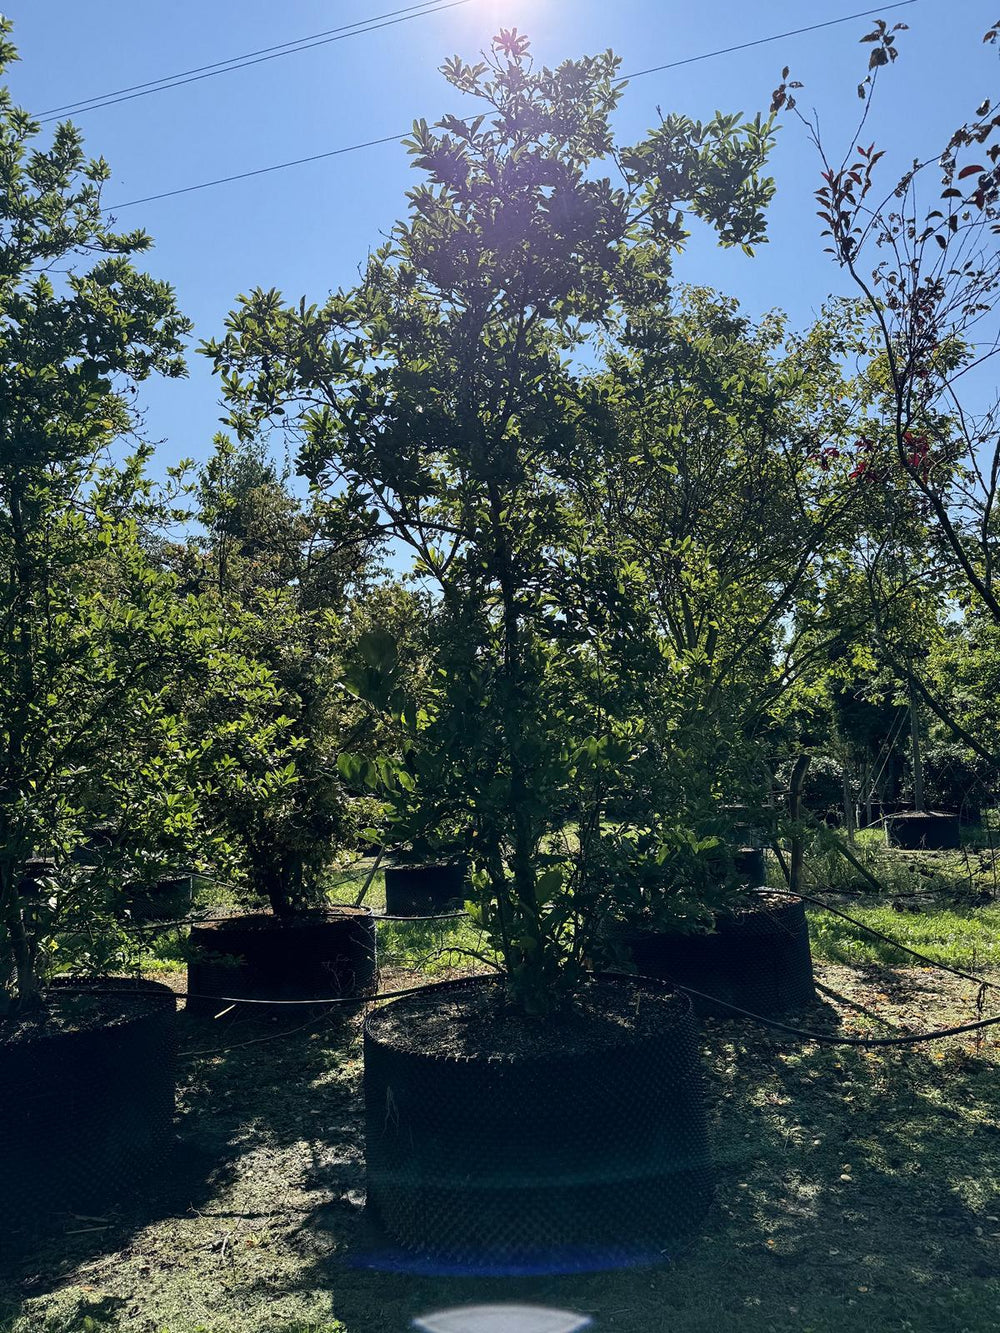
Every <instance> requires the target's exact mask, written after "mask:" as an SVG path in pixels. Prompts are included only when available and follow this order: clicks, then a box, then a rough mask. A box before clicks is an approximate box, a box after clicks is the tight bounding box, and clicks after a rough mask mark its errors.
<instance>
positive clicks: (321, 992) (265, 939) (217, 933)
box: [188, 906, 376, 1014]
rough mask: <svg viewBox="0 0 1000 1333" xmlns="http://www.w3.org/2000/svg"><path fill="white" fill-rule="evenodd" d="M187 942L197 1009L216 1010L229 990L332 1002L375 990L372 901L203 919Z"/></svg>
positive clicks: (192, 1003) (191, 1003)
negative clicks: (363, 904) (288, 914)
mask: <svg viewBox="0 0 1000 1333" xmlns="http://www.w3.org/2000/svg"><path fill="white" fill-rule="evenodd" d="M189 945H190V948H191V960H190V961H189V963H188V991H189V992H190V994H191V995H192V996H193V997H194V998H192V999H189V1000H188V1010H189V1012H192V1013H202V1014H215V1013H217V1012H218V1010H219V1007H220V997H223V996H233V997H235V998H237V999H246V1000H328V999H332V998H334V997H338V996H344V997H347V996H354V995H370V994H371V993H372V992H373V991H374V989H375V984H376V969H375V918H374V917H373V916H372V913H371V911H370V910H369V909H368V908H367V907H348V906H343V907H337V908H332V909H330V910H329V911H322V912H303V913H300V914H298V915H295V916H291V917H277V916H272V915H270V914H269V913H265V912H262V913H259V914H253V915H247V916H234V917H230V918H228V919H227V920H225V921H211V922H202V923H199V924H198V925H195V926H192V927H191V934H190V937H189ZM245 1007H246V1009H247V1010H250V1009H251V1008H253V1009H254V1010H257V1006H249V1005H247V1006H245Z"/></svg>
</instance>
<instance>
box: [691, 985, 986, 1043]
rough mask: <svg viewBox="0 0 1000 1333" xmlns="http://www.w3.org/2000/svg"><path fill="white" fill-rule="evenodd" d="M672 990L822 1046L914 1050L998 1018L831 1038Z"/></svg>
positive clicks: (714, 999) (715, 1000)
mask: <svg viewBox="0 0 1000 1333" xmlns="http://www.w3.org/2000/svg"><path fill="white" fill-rule="evenodd" d="M675 988H676V989H677V990H679V991H684V992H685V994H687V995H696V996H697V997H698V999H700V1000H711V1001H712V1003H713V1004H718V1005H721V1006H722V1008H724V1009H729V1010H730V1011H731V1012H732V1013H734V1014H739V1015H740V1017H741V1018H751V1019H753V1021H754V1022H755V1023H763V1024H764V1025H765V1026H766V1027H772V1028H778V1029H779V1030H780V1031H782V1032H789V1033H791V1034H792V1035H793V1036H795V1037H804V1038H806V1040H807V1041H815V1042H819V1043H821V1044H822V1045H825V1046H915V1045H917V1043H918V1042H922V1041H940V1040H941V1038H942V1037H955V1036H958V1035H960V1034H961V1033H963V1032H979V1031H980V1030H981V1029H982V1028H989V1027H993V1026H995V1025H996V1024H997V1023H1000V1014H994V1015H993V1017H992V1018H980V1019H977V1021H976V1022H975V1023H959V1024H958V1025H957V1026H956V1027H951V1028H936V1029H935V1030H934V1031H933V1032H914V1033H911V1034H910V1035H909V1036H906V1037H834V1036H831V1035H830V1034H829V1033H827V1032H812V1031H810V1030H809V1029H808V1028H798V1027H793V1026H792V1025H791V1024H790V1023H782V1022H779V1020H778V1019H776V1018H765V1017H764V1015H763V1014H754V1013H751V1012H750V1010H749V1009H741V1008H740V1007H739V1005H736V1004H730V1003H729V1002H728V1001H727V1000H720V999H719V998H718V997H717V996H715V995H705V994H703V993H702V992H701V991H697V990H693V989H692V988H691V987H690V986H675Z"/></svg>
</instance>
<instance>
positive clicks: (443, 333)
mask: <svg viewBox="0 0 1000 1333" xmlns="http://www.w3.org/2000/svg"><path fill="white" fill-rule="evenodd" d="M444 73H445V76H446V77H447V79H448V81H449V82H450V83H451V84H452V85H453V86H454V87H455V88H456V89H458V90H459V91H460V92H462V93H465V94H468V95H470V96H471V97H473V98H475V99H476V100H477V101H478V102H479V104H480V107H481V113H480V114H478V115H474V116H470V117H469V118H466V119H461V120H460V119H458V118H457V117H454V116H448V117H446V118H445V119H444V120H442V121H441V122H440V124H439V125H438V127H437V131H436V132H435V131H434V130H432V129H430V128H429V127H428V125H427V124H426V123H425V122H423V121H421V122H418V123H417V124H416V125H415V126H414V130H413V135H412V137H411V139H410V141H409V148H410V151H411V153H412V154H413V158H414V164H415V165H416V166H417V167H418V168H420V169H421V170H422V171H423V172H425V173H426V177H427V179H426V181H425V182H423V183H421V184H419V185H417V186H415V187H414V189H412V190H411V191H410V194H409V200H410V214H409V217H408V219H407V220H406V221H404V222H401V223H399V224H398V225H397V226H396V228H395V229H394V231H393V234H392V238H391V240H390V241H389V242H388V243H387V245H386V246H385V247H383V249H381V250H380V251H379V252H378V253H377V254H376V255H375V256H373V258H372V260H371V262H370V263H369V266H368V270H367V272H366V274H365V277H364V280H363V282H362V283H361V285H360V287H359V288H357V290H355V291H353V292H347V293H345V292H338V293H337V294H335V295H334V296H332V297H331V298H330V299H329V300H328V301H327V302H326V303H325V304H324V305H323V306H322V307H319V308H316V307H308V306H306V305H305V304H302V305H299V306H287V305H285V304H284V302H283V301H282V299H281V297H280V295H279V294H278V293H276V292H263V291H258V292H254V293H252V294H251V295H250V296H249V297H247V298H244V299H243V300H241V302H240V305H239V307H238V308H237V310H236V311H235V312H234V313H233V314H232V316H231V317H230V320H229V322H228V326H227V327H228V332H227V334H226V336H225V338H223V339H222V340H221V341H219V342H212V343H210V344H208V346H207V349H206V350H207V351H208V353H209V355H210V356H211V357H212V358H213V360H214V362H215V365H216V367H217V369H218V370H219V371H220V373H221V374H222V377H223V385H224V389H225V392H226V396H227V398H228V400H229V403H230V406H231V409H232V415H233V420H234V422H235V424H236V425H237V427H239V428H240V429H242V430H243V431H245V432H251V433H252V432H255V431H256V430H257V429H258V428H259V426H260V424H261V423H262V422H265V421H268V420H270V421H275V420H277V421H279V422H284V423H288V424H289V425H290V427H291V429H292V430H293V431H294V432H296V433H297V435H298V437H299V446H300V466H301V467H302V468H303V469H304V470H305V471H306V473H307V474H308V475H309V476H311V477H313V478H315V479H317V480H320V479H322V480H324V481H325V482H327V483H329V484H342V485H346V486H347V487H349V488H352V489H354V490H356V491H358V492H359V493H360V494H362V495H363V496H364V497H365V499H366V501H367V502H368V503H369V504H371V505H372V506H373V507H374V508H375V509H376V510H377V511H378V513H379V514H380V516H381V519H382V521H383V522H385V523H386V524H387V525H388V526H389V528H390V531H391V532H392V534H393V536H394V537H395V538H396V539H397V540H398V541H400V542H401V543H404V544H405V545H406V546H408V547H409V548H410V550H411V551H412V552H413V553H414V556H415V559H416V562H417V568H418V569H419V571H420V572H421V573H422V574H423V575H424V576H426V577H427V578H428V579H432V580H434V581H436V583H437V584H438V586H439V588H440V593H441V598H442V603H443V607H444V609H445V613H446V614H447V616H448V617H449V618H450V624H451V627H452V640H451V643H450V644H449V645H448V646H447V647H446V649H445V650H444V651H442V653H441V656H440V659H439V663H438V665H439V668H440V674H439V675H438V676H437V677H436V680H435V687H434V692H433V694H432V696H431V697H430V698H426V699H422V700H420V701H419V703H420V705H421V706H422V708H421V710H418V709H416V708H414V709H413V711H412V712H410V711H408V710H407V708H406V701H405V700H403V699H402V698H399V697H396V696H395V695H394V692H393V690H392V689H391V688H389V689H387V691H386V694H385V697H386V701H387V702H388V704H389V705H390V706H391V707H394V708H396V709H397V711H398V712H399V714H400V716H401V717H403V718H409V719H410V722H411V725H412V727H413V729H414V731H419V730H421V729H423V730H425V731H427V730H431V729H434V730H436V732H437V735H438V737H439V738H440V740H441V744H440V745H439V746H438V750H437V753H438V754H439V755H441V756H442V757H443V759H444V760H445V761H448V762H451V763H452V765H457V766H458V768H459V769H460V770H461V772H462V774H463V779H464V780H465V781H466V782H467V783H468V792H469V797H468V799H469V803H470V806H471V816H472V822H473V829H474V842H473V857H474V864H475V867H476V876H475V883H476V884H477V886H478V889H479V892H480V894H481V897H482V903H483V911H484V915H485V917H486V920H487V924H488V926H489V927H490V929H491V931H492V933H493V935H494V938H495V940H496V942H497V945H498V947H499V949H500V952H501V954H502V956H503V958H504V961H505V966H506V970H507V973H508V976H509V977H510V979H511V983H512V986H513V989H514V991H515V993H516V995H517V996H518V998H519V1000H520V1002H521V1003H522V1004H523V1005H524V1006H525V1007H526V1008H528V1009H533V1010H536V1011H542V1010H545V1009H546V1008H548V1007H550V1006H551V1004H552V1003H553V1002H554V1000H553V997H554V990H553V986H554V985H555V984H556V983H558V982H559V980H560V978H562V977H568V976H573V975H576V974H577V973H578V971H579V968H580V967H581V965H582V961H583V947H584V945H583V942H582V939H581V937H580V936H579V935H578V933H577V932H576V931H575V929H574V926H575V924H576V922H577V920H578V914H577V913H576V912H575V909H574V902H573V877H572V872H571V870H570V869H569V868H568V867H567V865H566V864H565V861H564V860H563V858H561V857H560V856H559V855H558V854H557V853H555V852H553V851H552V850H551V838H552V835H553V834H555V833H557V832H558V831H560V830H561V828H562V824H563V821H564V811H565V808H566V800H567V797H566V793H567V791H568V790H570V789H572V788H573V787H574V786H578V785H579V782H578V773H577V769H578V766H579V764H580V762H582V761H581V759H580V758H579V757H578V756H580V755H591V756H593V755H596V754H598V753H603V754H604V755H605V757H608V755H607V743H606V742H607V738H606V736H605V735H603V734H602V732H601V729H602V725H603V714H602V710H601V705H600V701H599V700H597V701H594V700H592V701H591V704H590V707H589V708H588V709H587V713H588V715H587V716H581V715H579V713H577V714H575V715H574V714H573V713H571V711H570V710H569V709H568V707H567V698H568V695H567V690H566V688H565V685H564V677H563V675H562V665H563V663H564V662H565V661H566V660H567V659H571V658H573V657H575V656H578V655H580V654H581V653H583V652H584V651H587V650H589V647H590V645H591V640H592V638H593V637H594V636H595V635H599V634H600V632H601V626H602V622H603V623H604V624H606V623H607V616H606V615H605V614H603V613H602V611H601V606H602V605H603V604H606V599H604V597H603V588H602V577H601V574H600V568H599V564H598V563H595V561H594V560H593V558H592V556H593V552H592V549H591V546H590V543H589V542H588V540H587V534H586V532H585V530H583V528H582V526H581V521H580V514H579V510H578V508H577V507H576V506H575V504H574V502H573V498H572V494H571V491H570V488H569V486H568V479H569V475H570V472H571V467H570V463H571V460H572V459H573V458H574V457H575V455H576V452H577V450H578V447H579V441H580V436H581V430H582V428H583V421H584V416H585V413H586V405H585V399H584V395H583V394H582V393H581V389H580V383H579V374H578V373H577V372H576V371H575V370H574V368H573V364H572V358H573V357H574V355H576V354H578V353H581V352H582V351H583V349H584V348H585V347H586V346H587V344H588V340H589V339H590V338H592V336H593V334H594V331H595V330H596V329H598V328H600V327H601V326H602V325H603V324H604V323H605V322H606V321H607V320H608V318H609V316H610V313H611V312H612V310H613V309H614V307H615V305H616V303H617V302H618V301H619V300H620V299H621V297H622V296H623V294H624V293H625V292H626V290H628V289H629V288H630V287H637V286H641V287H642V288H643V290H644V291H646V292H647V293H649V294H650V299H651V293H652V292H653V291H654V290H659V291H663V290H665V285H666V283H667V280H668V276H669V271H670V263H671V257H672V255H673V253H675V252H676V251H677V250H679V249H680V248H681V246H682V244H683V242H684V239H685V236H686V232H685V229H684V217H685V213H686V212H690V213H692V214H694V215H697V216H700V217H702V218H704V219H705V220H706V221H708V222H709V223H710V224H711V225H712V226H713V227H714V228H715V230H716V231H717V233H718V236H719V238H720V240H721V241H722V242H723V243H724V244H741V245H744V246H746V247H748V248H749V247H750V246H751V244H752V243H753V242H755V241H757V240H759V239H760V238H761V235H762V232H763V220H762V209H763V207H764V206H765V205H766V203H767V201H768V200H769V198H770V195H771V190H772V186H771V182H770V181H769V180H768V179H767V178H765V177H764V176H763V175H762V168H763V165H764V162H765V159H766V155H767V152H768V148H769V146H770V139H771V126H770V124H769V123H768V122H766V121H762V120H761V119H760V118H759V117H758V118H757V119H755V120H750V121H745V120H743V119H742V118H741V117H739V116H724V115H721V114H720V115H718V116H716V117H715V118H714V119H713V120H712V121H710V122H709V123H708V124H704V125H703V124H699V123H696V122H694V121H691V120H689V119H687V118H685V117H681V116H670V117H668V118H666V119H665V120H664V121H663V123H662V124H661V125H660V126H659V127H658V128H657V129H656V130H655V131H653V132H652V133H651V134H650V135H649V136H648V138H647V139H645V140H644V141H643V142H642V143H641V144H639V145H637V146H636V147H634V148H629V149H624V148H618V147H616V145H615V143H614V140H613V137H612V133H611V128H610V116H611V113H612V112H613V111H614V109H615V107H616V106H617V104H618V101H619V98H620V96H621V91H622V83H621V80H620V79H619V78H618V61H617V59H616V58H615V57H614V56H613V55H612V54H611V53H610V52H607V53H605V54H603V55H599V56H594V57H587V58H584V59H581V60H575V61H566V62H564V63H563V64H562V65H560V66H559V67H558V68H557V69H554V70H552V69H547V68H544V67H536V66H535V65H534V63H533V61H532V58H531V54H530V49H529V44H528V42H527V40H526V39H525V38H524V37H523V36H521V35H520V34H518V33H516V32H502V33H501V34H500V35H499V36H498V37H497V38H496V39H495V40H494V42H493V45H492V47H491V49H490V51H489V52H488V53H486V55H485V56H484V58H483V59H482V60H481V61H479V62H477V63H475V64H467V63H465V62H464V61H462V60H461V59H460V58H458V57H454V58H453V59H451V60H449V61H448V62H447V63H446V65H445V66H444ZM604 160H607V161H609V162H610V163H612V164H613V167H614V169H615V172H616V175H617V180H616V181H614V182H613V181H612V180H611V179H609V178H608V177H607V176H602V175H600V174H599V168H598V164H599V163H601V162H602V161H604ZM278 413H283V414H284V415H283V416H276V414H278ZM369 647H370V649H371V656H372V658H373V661H374V662H375V663H376V666H378V667H379V669H381V670H382V671H383V675H384V676H389V677H391V674H392V668H393V652H392V649H391V645H383V647H382V648H381V649H380V648H378V646H377V645H374V644H370V645H369ZM602 745H604V747H605V748H604V750H603V751H600V747H601V746H602ZM435 771H437V770H435ZM418 776H419V773H418ZM406 781H407V782H410V783H411V784H412V783H413V776H412V774H407V778H406Z"/></svg>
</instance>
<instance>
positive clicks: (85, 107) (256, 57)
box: [36, 0, 469, 125]
mask: <svg viewBox="0 0 1000 1333" xmlns="http://www.w3.org/2000/svg"><path fill="white" fill-rule="evenodd" d="M468 3H469V0H449V3H446V4H442V3H440V0H421V3H420V4H413V5H406V6H405V7H404V8H403V9H392V10H389V12H388V13H386V14H375V15H373V16H372V17H371V18H367V19H358V20H357V21H356V22H355V23H345V24H342V25H341V26H340V27H339V28H327V29H326V31H324V32H317V33H312V34H311V35H310V36H309V37H299V38H296V39H295V41H292V42H282V43H280V45H278V46H265V47H262V48H261V49H260V50H259V51H248V52H246V53H245V54H244V55H241V56H230V58H229V59H228V60H218V61H216V62H214V63H213V64H210V65H199V66H197V68H195V69H186V70H181V71H180V72H179V73H177V74H165V75H164V76H163V77H162V78H160V79H150V80H149V81H148V82H146V83H134V84H132V86H131V87H129V88H119V89H117V90H116V91H114V92H110V93H100V94H98V95H96V96H94V97H85V98H83V99H82V100H81V101H79V102H67V103H66V104H65V105H64V106H57V107H51V108H50V109H49V110H48V111H42V112H40V113H39V115H38V116H37V117H36V119H37V120H38V122H39V124H41V125H47V124H48V123H49V122H50V121H53V120H59V119H61V118H62V115H63V113H66V112H68V113H71V114H72V115H83V114H84V113H85V112H87V111H99V110H100V109H101V108H102V107H106V106H116V105H117V104H118V103H119V102H131V101H132V100H133V99H134V98H136V97H149V96H150V95H151V94H152V93H162V92H166V91H167V90H168V89H170V88H182V87H184V85H185V84H188V83H198V82H200V81H201V80H202V79H214V78H216V77H217V76H218V75H220V74H230V73H232V72H233V70H237V69H249V68H250V66H251V65H262V64H264V63H265V62H266V61H268V60H279V59H280V58H281V57H282V56H291V55H296V54H297V53H298V52H299V51H310V50H312V49H313V48H314V47H317V46H328V45H329V44H330V43H331V42H343V41H345V40H346V39H347V38H348V37H359V36H361V35H362V34H363V33H366V32H377V31H378V30H379V29H380V28H392V27H395V25H396V24H397V23H408V22H409V20H410V19H418V18H424V17H425V16H426V15H428V14H439V13H440V12H441V11H442V10H445V9H457V8H458V6H459V5H467V4H468ZM411 10H416V11H417V12H416V13H411V12H410V11H411ZM398 14H401V15H402V16H403V17H402V18H396V17H394V16H395V15H398ZM379 20H384V21H382V22H380V21H379Z"/></svg>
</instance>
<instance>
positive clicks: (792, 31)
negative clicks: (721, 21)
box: [625, 0, 917, 79]
mask: <svg viewBox="0 0 1000 1333" xmlns="http://www.w3.org/2000/svg"><path fill="white" fill-rule="evenodd" d="M916 3H917V0H896V3H895V4H891V5H880V6H879V8H878V9H863V10H862V11H861V13H860V14H845V15H844V17H843V18H839V19H827V20H826V22H825V23H810V24H809V26H808V27H807V28H789V30H788V32H776V33H775V34H774V36H773V37H758V38H757V40H756V41H754V42H741V43H740V44H739V46H723V47H722V48H721V49H720V50H718V51H708V52H707V53H706V54H705V55H701V56H688V57H687V58H686V59H684V60H671V61H670V62H669V64H666V65H652V66H651V67H650V68H649V69H640V70H637V71H636V72H635V74H626V75H625V78H626V79H641V78H642V76H643V75H644V74H659V73H660V71H661V70H665V69H679V68H680V66H681V65H694V64H696V63H697V62H698V61H699V60H710V59H711V58H712V57H713V56H727V55H729V54H730V52H731V51H748V50H749V49H750V48H751V47H752V46H766V45H767V43H768V42H780V41H781V40H782V39H783V38H785V37H798V36H799V35H800V34H801V33H804V32H818V31H819V30H820V28H834V27H836V25H837V24H838V23H850V22H851V21H852V19H864V18H870V17H871V15H872V14H884V13H886V12H887V11H888V10H890V9H902V8H903V6H904V5H914V4H916Z"/></svg>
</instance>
